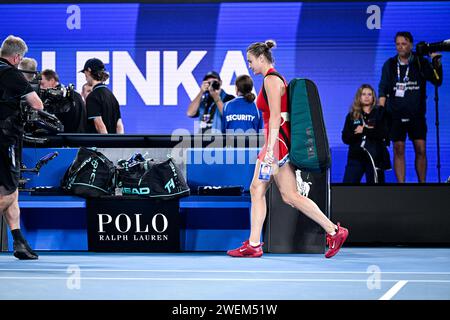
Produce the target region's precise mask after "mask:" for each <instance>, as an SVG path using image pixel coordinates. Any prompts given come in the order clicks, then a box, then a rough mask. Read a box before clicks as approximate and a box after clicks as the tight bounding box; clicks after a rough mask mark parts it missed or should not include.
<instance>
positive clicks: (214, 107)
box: [187, 71, 234, 133]
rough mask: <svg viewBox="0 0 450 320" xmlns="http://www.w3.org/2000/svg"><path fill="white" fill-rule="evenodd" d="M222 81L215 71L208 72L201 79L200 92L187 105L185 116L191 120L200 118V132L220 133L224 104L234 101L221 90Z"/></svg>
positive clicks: (232, 97)
mask: <svg viewBox="0 0 450 320" xmlns="http://www.w3.org/2000/svg"><path fill="white" fill-rule="evenodd" d="M221 87H222V80H221V79H220V76H219V74H218V73H217V72H215V71H210V72H208V73H207V74H206V75H205V76H204V77H203V82H202V85H201V86H200V92H199V93H198V94H197V96H196V97H195V98H194V100H192V102H191V103H190V104H189V107H188V110H187V115H188V117H191V118H196V117H200V132H199V133H206V132H208V133H211V132H212V131H215V132H216V133H217V132H222V112H223V105H224V103H225V102H227V101H230V100H232V99H234V96H232V95H229V94H227V93H226V92H225V91H224V90H223V89H222V88H221Z"/></svg>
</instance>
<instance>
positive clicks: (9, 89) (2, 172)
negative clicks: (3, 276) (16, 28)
mask: <svg viewBox="0 0 450 320" xmlns="http://www.w3.org/2000/svg"><path fill="white" fill-rule="evenodd" d="M27 51H28V47H27V45H26V43H25V42H24V41H23V40H22V39H21V38H19V37H15V36H12V35H10V36H8V37H7V38H6V39H5V40H4V41H3V43H2V46H1V49H0V212H1V213H2V214H4V215H5V218H6V221H7V223H8V225H9V227H10V229H11V233H12V236H13V238H14V244H13V247H14V256H15V257H16V258H18V259H21V260H29V259H38V255H37V254H36V252H34V251H33V250H32V249H31V247H30V245H29V244H28V242H27V241H26V240H25V238H24V237H23V235H22V233H21V232H20V209H19V203H18V195H19V193H18V190H17V187H18V186H19V176H20V163H19V162H20V158H19V154H18V149H17V146H18V145H19V142H20V139H21V138H22V133H23V123H21V121H20V100H21V99H24V100H26V102H27V103H28V104H29V105H30V106H31V107H33V108H35V109H37V110H42V109H43V108H44V106H43V104H42V101H41V99H40V98H39V96H38V95H37V93H36V92H35V91H34V90H33V89H32V88H31V86H30V84H29V83H28V81H27V80H26V79H25V77H24V76H23V74H22V73H21V72H20V71H19V70H18V69H17V66H18V65H19V64H20V62H21V61H22V59H23V56H24V55H25V53H26V52H27Z"/></svg>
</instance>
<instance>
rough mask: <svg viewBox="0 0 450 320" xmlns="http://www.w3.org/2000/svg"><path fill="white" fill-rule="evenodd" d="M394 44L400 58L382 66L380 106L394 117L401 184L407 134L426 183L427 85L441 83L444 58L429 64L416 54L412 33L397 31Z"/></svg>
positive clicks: (392, 136) (436, 56)
mask: <svg viewBox="0 0 450 320" xmlns="http://www.w3.org/2000/svg"><path fill="white" fill-rule="evenodd" d="M395 45H396V49H397V55H396V56H394V57H392V58H390V59H388V60H387V61H386V62H385V64H384V65H383V70H382V74H381V80H380V85H379V91H378V95H379V97H380V100H379V105H381V106H385V105H386V108H387V111H388V114H389V115H390V118H391V128H390V139H391V140H392V141H393V142H394V169H395V175H396V176H397V180H398V182H400V183H403V182H405V171H406V170H405V140H406V135H408V136H409V139H410V140H411V141H412V142H413V145H414V151H415V154H416V161H415V165H416V173H417V177H418V180H419V182H425V181H426V171H427V158H426V148H425V141H426V135H427V123H426V118H425V113H426V99H427V94H426V82H427V81H430V82H432V83H433V84H436V85H441V84H442V64H441V61H440V57H441V55H439V54H437V53H433V54H430V57H432V59H433V60H432V63H430V62H429V61H428V60H427V59H425V57H422V56H418V55H416V54H414V53H413V52H412V48H413V37H412V35H411V33H409V32H398V33H397V34H396V36H395Z"/></svg>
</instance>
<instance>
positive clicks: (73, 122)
mask: <svg viewBox="0 0 450 320" xmlns="http://www.w3.org/2000/svg"><path fill="white" fill-rule="evenodd" d="M41 75H42V80H41V82H40V85H41V89H48V88H55V89H61V84H60V82H59V76H58V74H57V73H56V72H55V71H53V70H50V69H45V70H44V71H42V74H41ZM73 93H74V96H73V101H74V104H73V105H72V106H71V108H70V109H69V110H67V111H65V110H62V112H55V116H56V117H57V118H58V119H59V121H61V122H62V124H63V125H64V133H84V132H86V126H87V115H86V107H85V105H84V101H83V98H82V97H81V95H80V94H79V93H78V92H76V91H73Z"/></svg>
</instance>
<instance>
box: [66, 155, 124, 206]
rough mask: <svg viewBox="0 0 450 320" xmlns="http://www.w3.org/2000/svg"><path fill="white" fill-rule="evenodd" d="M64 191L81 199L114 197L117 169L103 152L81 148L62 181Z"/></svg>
mask: <svg viewBox="0 0 450 320" xmlns="http://www.w3.org/2000/svg"><path fill="white" fill-rule="evenodd" d="M61 187H62V188H63V190H65V191H67V192H70V193H73V194H75V195H79V196H81V197H86V198H89V197H93V198H95V197H100V196H104V195H112V194H113V192H114V188H115V167H114V164H113V163H112V161H111V160H109V159H108V158H107V157H106V156H105V155H103V154H102V153H101V152H98V151H96V150H95V149H88V148H83V147H81V148H80V149H79V150H78V153H77V156H76V157H75V159H74V160H73V162H72V164H71V165H70V167H69V168H68V169H67V171H66V173H65V174H64V177H63V179H62V181H61Z"/></svg>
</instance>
